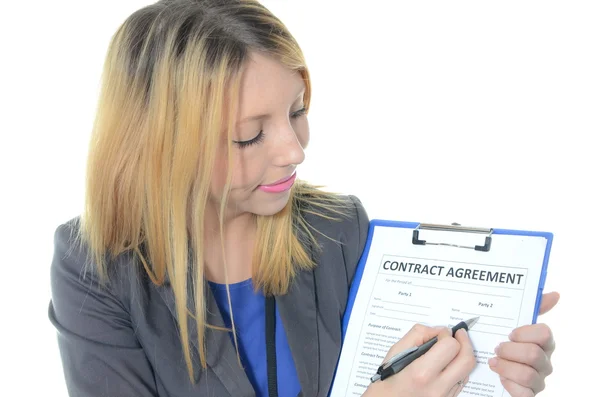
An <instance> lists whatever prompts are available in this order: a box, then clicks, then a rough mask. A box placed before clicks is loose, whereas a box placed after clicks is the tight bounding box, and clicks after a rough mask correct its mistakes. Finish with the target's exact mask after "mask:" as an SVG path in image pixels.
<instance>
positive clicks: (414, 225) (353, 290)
mask: <svg viewBox="0 0 600 397" xmlns="http://www.w3.org/2000/svg"><path fill="white" fill-rule="evenodd" d="M377 226H384V227H399V228H409V229H414V230H417V229H418V228H419V227H420V226H421V223H419V222H402V221H392V220H383V219H373V220H371V221H370V222H369V232H368V235H367V242H366V245H365V248H364V250H363V253H362V256H361V258H360V261H359V263H358V266H357V269H356V272H355V274H354V279H353V280H352V283H351V286H350V292H349V297H348V303H347V306H346V311H345V313H344V318H343V322H342V341H344V339H345V336H346V330H347V327H348V322H349V321H350V314H351V313H352V308H353V306H354V300H355V299H356V294H357V292H358V287H359V285H360V281H361V279H362V275H363V272H364V268H365V264H366V261H367V257H368V256H369V251H370V248H371V240H372V238H373V232H374V229H375V227H377ZM432 226H436V227H438V228H439V229H441V230H448V228H449V227H451V228H453V229H454V230H457V231H460V230H461V228H462V227H461V226H445V225H432ZM489 231H490V233H489V235H490V237H493V235H502V234H504V235H514V236H534V237H544V238H546V240H547V244H546V252H545V253H544V262H543V264H542V272H541V274H540V279H539V284H538V293H537V297H536V303H535V310H534V314H533V318H532V324H535V323H536V322H537V317H538V314H539V310H540V304H541V300H542V293H543V290H544V285H545V283H546V275H547V272H548V261H549V258H550V249H551V247H552V241H553V238H554V235H553V234H552V233H550V232H540V231H525V230H512V229H489ZM342 343H343V342H342Z"/></svg>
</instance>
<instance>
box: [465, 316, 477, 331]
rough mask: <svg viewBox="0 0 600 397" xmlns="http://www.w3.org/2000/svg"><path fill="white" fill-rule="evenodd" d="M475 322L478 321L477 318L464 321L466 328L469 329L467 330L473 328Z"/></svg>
mask: <svg viewBox="0 0 600 397" xmlns="http://www.w3.org/2000/svg"><path fill="white" fill-rule="evenodd" d="M477 321H479V317H473V318H471V319H469V320H467V321H466V323H467V326H468V327H469V329H471V328H473V326H474V325H475V324H476V323H477Z"/></svg>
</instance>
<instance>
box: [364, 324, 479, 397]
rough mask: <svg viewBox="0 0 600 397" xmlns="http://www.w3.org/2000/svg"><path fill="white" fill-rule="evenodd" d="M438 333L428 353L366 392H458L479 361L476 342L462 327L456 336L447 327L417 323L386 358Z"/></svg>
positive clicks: (414, 396)
mask: <svg viewBox="0 0 600 397" xmlns="http://www.w3.org/2000/svg"><path fill="white" fill-rule="evenodd" d="M436 335H437V337H438V342H437V343H436V344H435V345H434V346H433V347H432V348H431V349H430V350H429V351H428V352H427V353H425V354H424V355H422V356H421V357H419V358H418V359H416V360H415V361H414V362H413V363H412V364H410V365H409V366H407V367H406V368H404V369H403V370H402V371H400V372H399V373H397V374H396V375H392V376H390V377H389V378H387V379H385V380H383V381H377V382H375V383H372V384H371V385H370V386H369V387H368V389H367V391H366V392H365V394H363V396H364V397H367V396H369V397H370V396H376V397H387V396H390V397H391V396H393V397H425V396H426V397H455V396H457V395H458V394H459V393H460V391H461V390H462V388H463V386H464V384H465V383H466V382H467V380H468V376H469V374H470V373H471V371H472V370H473V368H475V364H476V361H475V356H474V355H473V346H472V345H471V341H470V339H469V336H468V335H467V333H466V332H465V331H464V330H462V329H461V330H459V331H458V332H457V333H456V335H455V337H454V338H453V337H452V336H451V333H450V330H449V329H448V328H446V327H437V328H430V327H426V326H423V325H415V326H414V327H413V328H412V329H411V330H410V331H409V332H408V333H407V334H406V335H405V336H404V337H403V338H402V339H400V341H398V342H397V343H396V344H394V346H392V348H391V349H390V351H389V352H388V354H387V356H386V357H385V359H384V362H385V361H387V360H388V359H389V358H391V357H392V356H393V355H395V354H397V353H400V352H401V351H403V350H405V349H408V348H410V347H413V346H418V345H422V344H423V343H425V342H427V341H428V340H429V339H431V338H433V337H434V336H436Z"/></svg>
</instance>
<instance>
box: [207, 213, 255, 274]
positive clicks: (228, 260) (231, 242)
mask: <svg viewBox="0 0 600 397" xmlns="http://www.w3.org/2000/svg"><path fill="white" fill-rule="evenodd" d="M206 212H207V213H206V216H205V236H204V271H205V277H206V279H207V280H209V281H212V282H215V283H221V284H223V283H226V282H228V283H236V282H240V281H243V280H247V279H249V278H251V277H252V255H253V252H254V242H255V235H256V220H255V217H254V215H253V214H250V213H244V214H239V215H236V216H232V217H230V218H227V219H225V220H224V222H223V236H221V233H220V230H219V229H220V227H219V220H218V217H217V212H216V210H213V209H210V210H208V211H206Z"/></svg>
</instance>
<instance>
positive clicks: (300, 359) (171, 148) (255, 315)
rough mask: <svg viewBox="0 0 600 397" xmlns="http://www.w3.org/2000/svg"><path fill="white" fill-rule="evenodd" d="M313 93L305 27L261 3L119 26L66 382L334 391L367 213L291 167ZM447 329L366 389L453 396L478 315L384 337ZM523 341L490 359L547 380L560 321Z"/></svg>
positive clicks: (513, 377) (202, 392)
mask: <svg viewBox="0 0 600 397" xmlns="http://www.w3.org/2000/svg"><path fill="white" fill-rule="evenodd" d="M310 97H311V86H310V79H309V74H308V71H307V67H306V64H305V62H304V59H303V56H302V52H301V50H300V48H299V47H298V44H297V43H296V42H295V41H294V39H293V37H292V36H291V35H290V33H289V32H288V31H287V30H286V28H285V26H284V25H283V24H282V23H281V22H280V21H279V20H278V19H276V18H275V17H274V16H273V15H272V14H271V13H269V12H268V11H267V10H266V9H265V8H264V7H263V6H261V5H260V4H259V3H257V2H255V1H251V0H161V1H159V2H157V3H155V4H153V5H150V6H148V7H145V8H143V9H141V10H139V11H137V12H135V13H133V14H132V15H131V16H130V17H129V18H128V19H127V20H126V21H125V22H124V23H123V24H122V26H121V27H120V28H119V29H118V30H117V32H116V34H115V35H114V37H113V40H112V42H111V44H110V47H109V51H108V54H107V59H106V64H105V69H104V76H103V85H102V91H101V97H100V101H99V107H98V112H97V118H96V122H95V125H94V131H93V139H92V143H91V147H90V153H89V163H88V170H87V175H88V178H87V186H86V202H85V210H84V213H83V214H82V216H81V217H78V218H75V219H72V220H70V221H68V222H66V223H65V224H63V225H61V226H60V227H58V229H57V231H56V235H55V247H56V248H55V256H54V260H53V262H52V272H51V275H52V302H51V305H50V309H49V316H50V319H51V321H52V322H53V324H54V325H55V327H56V328H57V330H58V335H59V346H60V351H61V357H62V361H63V367H64V371H65V376H66V381H67V385H68V389H69V393H70V394H71V395H73V396H111V397H115V396H180V397H185V396H190V397H191V396H195V397H198V396H236V397H238V396H253V395H257V396H267V395H269V396H272V395H279V396H297V395H299V394H300V393H302V394H301V395H303V396H325V395H327V393H328V390H329V388H330V386H331V383H332V379H333V376H334V371H335V367H336V363H337V359H338V357H339V353H340V349H341V317H342V315H343V312H344V310H345V306H346V300H347V297H348V287H349V284H350V282H351V280H352V277H353V274H354V270H355V268H356V265H357V263H358V260H359V257H360V255H361V252H362V249H363V247H364V245H365V238H366V233H367V226H368V218H367V214H366V211H365V209H364V208H363V206H362V205H361V203H360V201H359V200H358V199H357V198H355V197H353V196H341V195H334V194H329V193H326V192H322V191H320V190H318V189H317V188H316V187H313V186H311V185H309V184H307V183H305V182H301V181H300V180H296V167H297V166H298V165H299V164H301V163H302V162H303V160H304V148H305V147H306V145H307V144H308V140H309V129H308V122H307V118H306V113H307V111H308V108H309V104H310ZM555 301H556V296H555V295H548V296H546V297H545V302H544V305H545V306H547V307H550V306H553V304H554V303H555ZM436 334H440V338H441V340H440V343H438V344H437V346H436V347H435V348H434V349H432V350H431V351H430V352H429V353H427V355H425V356H423V358H422V360H420V362H419V363H415V364H413V365H411V367H410V368H409V369H407V370H406V371H403V372H402V373H400V374H398V375H396V376H394V377H392V378H390V379H388V380H386V381H383V382H376V383H374V384H372V385H371V386H370V387H369V389H368V390H367V391H366V392H365V394H364V395H365V396H398V397H400V396H432V395H434V396H451V395H457V394H458V393H459V392H460V389H461V387H462V385H463V384H464V380H466V379H467V377H468V374H469V372H470V371H471V370H472V369H473V366H474V361H475V360H474V357H473V349H472V347H471V344H470V342H469V339H468V336H467V335H466V334H465V333H462V332H461V333H459V334H457V336H456V338H452V337H450V336H448V335H447V334H445V333H443V332H442V333H440V330H439V329H432V328H427V327H420V326H418V327H415V328H414V329H413V330H411V332H409V334H408V335H406V336H405V337H404V338H403V339H402V340H401V341H399V342H398V343H397V344H396V345H395V346H393V347H392V348H391V350H390V354H394V352H397V351H399V350H401V349H403V348H404V347H405V346H407V345H412V344H414V343H422V341H423V340H425V339H428V338H429V337H432V336H433V335H436ZM513 340H514V342H511V343H507V344H505V345H503V346H501V347H500V350H499V352H498V358H497V365H496V366H495V368H497V372H498V373H499V375H500V376H502V377H503V378H504V380H503V382H504V385H505V386H506V387H507V388H508V390H509V391H510V392H511V393H512V395H513V397H517V396H529V395H534V394H535V393H537V392H538V391H539V390H541V389H542V388H543V383H544V378H545V376H547V375H548V374H549V373H550V368H551V366H550V359H549V357H550V354H551V352H552V350H553V340H552V337H551V334H550V332H549V330H548V329H547V327H545V326H541V325H536V326H529V327H523V328H521V329H519V330H517V332H516V333H515V337H514V338H513ZM273 351H275V352H276V355H275V356H273V355H272V353H273ZM267 353H269V359H267ZM532 359H533V361H532ZM435 368H439V370H435Z"/></svg>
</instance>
